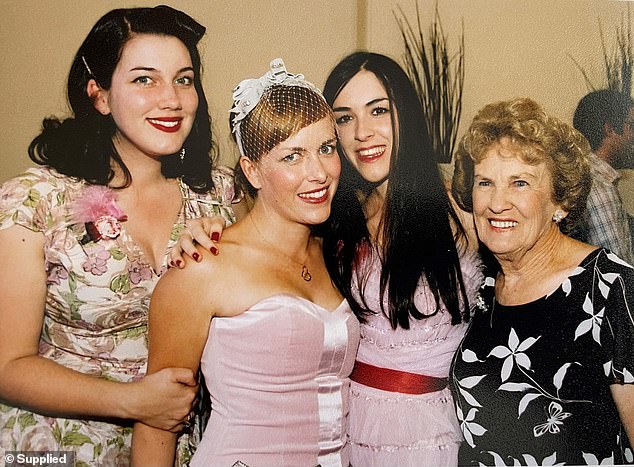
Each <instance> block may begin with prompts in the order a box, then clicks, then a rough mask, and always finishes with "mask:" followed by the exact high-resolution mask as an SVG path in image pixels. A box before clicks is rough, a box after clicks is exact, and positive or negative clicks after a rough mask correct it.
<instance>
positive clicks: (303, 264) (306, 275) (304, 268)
mask: <svg viewBox="0 0 634 467" xmlns="http://www.w3.org/2000/svg"><path fill="white" fill-rule="evenodd" d="M249 218H250V219H251V222H252V223H253V227H255V230H257V232H258V234H260V237H261V238H262V240H264V242H265V243H266V244H267V245H269V246H271V247H273V248H274V249H275V250H277V251H278V252H279V253H282V254H283V255H284V256H286V257H287V258H288V259H290V260H291V261H293V262H294V263H296V264H299V265H300V266H301V267H302V270H301V272H300V276H302V279H304V280H305V281H306V282H310V281H311V279H312V278H313V276H312V275H311V274H310V271H309V270H308V266H306V259H308V253H309V252H308V251H306V257H305V258H304V261H303V262H300V261H297V260H296V259H295V258H293V257H292V256H290V255H288V254H286V253H285V252H284V251H282V250H280V249H279V248H278V247H276V246H275V245H273V244H272V243H271V242H269V241H268V240H267V239H266V237H265V236H264V235H263V234H262V232H261V231H260V229H259V228H258V225H257V224H256V223H255V219H253V216H252V215H251V213H249Z"/></svg>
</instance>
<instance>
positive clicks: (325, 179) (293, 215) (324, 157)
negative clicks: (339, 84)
mask: <svg viewBox="0 0 634 467" xmlns="http://www.w3.org/2000/svg"><path fill="white" fill-rule="evenodd" d="M336 142H337V136H336V134H335V129H334V128H333V125H332V120H331V119H329V118H323V119H321V120H319V121H317V122H315V123H313V124H311V125H308V126H307V127H304V128H302V129H301V130H300V131H299V132H297V133H296V134H295V135H293V136H291V137H290V138H288V139H286V140H285V141H282V142H281V143H279V144H278V145H276V146H275V147H273V149H271V150H270V151H269V152H268V153H266V154H264V155H263V156H262V157H261V159H260V160H259V161H258V162H253V161H251V160H249V159H248V158H246V157H244V156H243V157H241V159H240V164H241V166H242V170H243V171H244V173H245V175H246V177H247V178H248V180H249V182H250V183H251V184H252V185H253V186H254V187H255V188H256V189H257V190H258V192H257V202H258V203H261V204H262V205H263V206H265V207H266V209H268V210H269V211H275V212H276V213H277V214H278V215H279V216H280V217H281V218H284V219H287V220H290V221H293V222H299V223H302V224H306V225H315V224H320V223H322V222H324V221H325V220H326V219H327V218H328V216H329V215H330V203H331V201H332V198H333V196H334V194H335V190H336V189H337V183H338V181H339V172H340V170H341V163H340V161H339V155H338V154H337V148H336Z"/></svg>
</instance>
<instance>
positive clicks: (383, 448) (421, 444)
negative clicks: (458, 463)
mask: <svg viewBox="0 0 634 467" xmlns="http://www.w3.org/2000/svg"><path fill="white" fill-rule="evenodd" d="M348 443H350V444H354V445H355V446H358V447H360V448H364V449H370V450H371V451H374V452H396V451H399V450H402V449H403V450H406V451H422V450H429V451H444V450H446V449H450V448H452V447H453V446H455V445H456V444H460V442H459V441H454V442H453V443H445V444H441V445H440V446H439V445H438V444H435V443H433V444H429V443H428V442H425V441H417V442H416V443H412V444H381V445H371V444H366V443H357V442H355V441H353V440H352V439H350V436H348Z"/></svg>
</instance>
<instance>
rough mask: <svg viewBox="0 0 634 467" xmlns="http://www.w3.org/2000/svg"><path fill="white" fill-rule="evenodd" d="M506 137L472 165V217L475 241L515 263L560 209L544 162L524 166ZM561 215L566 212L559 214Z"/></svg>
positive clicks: (544, 232)
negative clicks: (474, 226) (476, 236)
mask: <svg viewBox="0 0 634 467" xmlns="http://www.w3.org/2000/svg"><path fill="white" fill-rule="evenodd" d="M517 154H519V150H518V148H517V147H516V146H514V145H513V144H512V143H511V141H510V140H509V139H508V138H502V139H501V140H500V141H498V142H497V143H494V144H493V146H491V147H490V148H489V149H488V150H486V152H485V153H484V157H483V158H482V160H481V161H480V162H479V163H477V164H476V165H475V177H474V184H473V215H474V218H475V224H476V229H477V232H478V237H479V238H480V240H481V241H482V243H484V244H485V245H486V246H487V247H488V248H489V250H491V252H492V253H493V254H494V255H495V256H496V257H498V259H508V260H513V259H518V258H521V257H523V256H524V254H526V252H528V251H531V250H534V249H535V247H536V246H537V247H538V246H539V244H540V241H542V240H543V239H544V238H545V236H546V235H547V234H548V233H552V230H551V229H555V230H557V231H558V227H557V226H556V225H555V223H554V222H553V221H552V216H553V214H554V213H555V211H557V210H560V207H559V206H557V205H556V204H555V203H554V202H553V201H552V177H551V174H550V171H549V170H548V168H547V167H546V164H545V163H544V162H541V163H539V164H537V165H530V164H527V163H525V162H523V161H522V160H521V159H520V157H519V156H518V155H517ZM564 214H566V213H564Z"/></svg>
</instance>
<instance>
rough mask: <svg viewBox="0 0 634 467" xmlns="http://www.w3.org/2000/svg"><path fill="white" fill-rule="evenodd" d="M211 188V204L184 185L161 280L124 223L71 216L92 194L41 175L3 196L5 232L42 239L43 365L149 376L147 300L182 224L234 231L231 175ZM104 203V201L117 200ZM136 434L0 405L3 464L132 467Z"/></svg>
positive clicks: (0, 224) (121, 376)
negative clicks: (34, 459) (67, 456)
mask: <svg viewBox="0 0 634 467" xmlns="http://www.w3.org/2000/svg"><path fill="white" fill-rule="evenodd" d="M213 181H214V186H215V189H214V190H213V192H212V193H209V194H197V193H194V192H193V191H191V190H190V189H189V188H188V187H187V186H186V185H185V184H184V183H182V182H180V186H181V193H182V195H183V203H182V208H181V210H180V213H179V215H178V218H177V219H175V222H174V227H173V229H172V235H171V236H170V240H169V243H168V245H167V248H166V251H165V256H164V258H163V264H162V266H161V268H160V270H158V271H155V270H153V269H152V267H151V266H150V264H149V262H148V261H147V260H146V258H145V257H144V254H143V252H142V251H141V249H140V247H139V246H138V245H137V244H136V243H135V242H134V240H133V239H132V238H131V237H130V236H129V235H128V233H127V232H126V228H125V221H122V222H118V221H117V220H116V219H114V218H109V219H110V221H111V222H106V223H105V224H104V223H103V222H102V223H101V226H99V222H97V220H96V219H95V221H96V222H94V223H92V224H91V223H85V222H77V220H76V212H74V211H77V206H79V205H81V203H82V201H83V200H85V198H86V197H88V196H89V195H88V193H89V192H90V190H94V189H95V186H89V185H87V184H86V183H84V182H82V181H79V180H77V179H74V178H70V177H67V176H64V175H60V174H59V173H58V172H56V171H55V170H53V169H51V168H42V167H41V168H34V169H30V170H28V171H27V172H26V173H25V174H23V175H21V176H18V177H16V178H14V179H11V180H9V181H8V182H6V183H5V184H4V185H3V186H2V187H1V188H0V229H6V228H9V227H11V226H13V225H20V226H23V227H26V228H28V229H30V230H32V231H36V232H42V233H43V234H44V257H45V263H46V264H45V266H46V271H47V273H48V279H47V295H46V304H45V310H44V323H43V327H42V333H41V337H40V345H39V353H40V356H42V357H44V358H50V359H51V360H54V361H56V362H57V363H59V364H60V365H64V366H66V367H68V368H72V369H74V370H76V371H79V372H81V373H85V374H90V375H94V376H98V377H100V378H106V379H109V380H113V381H123V382H127V381H134V380H137V379H140V378H142V377H143V376H144V374H145V371H146V364H147V356H148V349H147V317H148V316H147V315H148V308H149V303H150V295H151V293H152V291H153V290H154V287H155V286H156V283H157V282H158V280H159V278H160V276H161V275H162V274H163V273H164V272H165V271H166V270H167V261H168V256H167V255H168V252H169V250H170V249H171V248H172V246H173V245H174V243H175V242H176V240H177V238H178V235H179V233H180V231H181V230H182V229H183V227H184V225H185V221H186V220H187V219H192V218H197V217H201V216H211V215H221V216H223V217H224V218H225V220H226V221H227V223H232V222H234V221H235V218H234V214H233V210H232V208H231V204H232V202H237V201H238V198H239V196H236V195H235V191H234V185H233V175H232V172H231V170H230V169H226V168H221V169H218V170H216V171H215V172H214V174H213ZM100 188H101V189H102V190H105V191H106V192H110V190H108V189H107V188H103V187H100ZM115 193H116V192H115ZM105 195H106V196H105V197H104V199H106V200H108V199H114V197H115V196H116V195H113V193H112V192H110V196H108V193H105ZM93 198H94V197H93ZM112 209H114V210H115V211H117V210H118V208H117V207H116V205H115V206H114V207H112ZM119 212H120V211H119ZM122 219H125V216H123V217H122ZM102 220H103V219H102ZM95 225H97V227H100V229H101V230H99V231H100V232H102V233H103V234H104V235H103V236H100V235H99V234H98V232H96V231H95ZM131 434H132V422H130V423H129V424H127V425H126V426H120V425H116V424H111V423H106V422H103V421H92V420H73V419H63V418H52V417H45V416H42V415H39V414H36V413H32V412H29V411H27V410H24V409H20V408H16V407H10V406H7V405H2V404H0V455H3V454H4V450H29V451H33V450H35V451H45V450H59V451H68V450H74V451H75V452H76V460H77V461H76V464H75V465H76V466H78V467H79V466H86V465H91V466H119V465H121V466H123V465H128V464H129V455H130V442H131ZM190 437H191V438H192V439H193V438H196V436H195V435H191V436H190V435H188V434H184V435H183V436H181V438H180V440H179V450H178V456H177V457H178V459H177V463H180V464H186V463H187V461H188V459H189V457H190V456H191V452H190V451H191V449H190V443H195V442H194V441H192V440H190V439H189V438H190Z"/></svg>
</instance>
